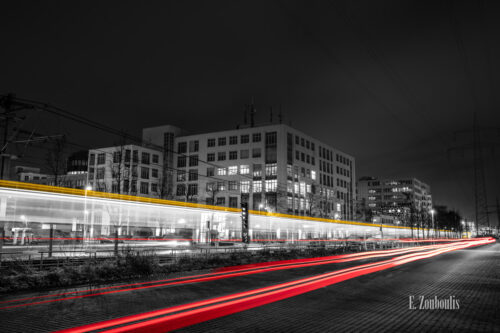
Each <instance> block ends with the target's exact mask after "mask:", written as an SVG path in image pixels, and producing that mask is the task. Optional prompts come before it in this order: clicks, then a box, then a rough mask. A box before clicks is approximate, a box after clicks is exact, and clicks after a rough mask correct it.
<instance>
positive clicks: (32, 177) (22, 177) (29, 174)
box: [11, 165, 48, 183]
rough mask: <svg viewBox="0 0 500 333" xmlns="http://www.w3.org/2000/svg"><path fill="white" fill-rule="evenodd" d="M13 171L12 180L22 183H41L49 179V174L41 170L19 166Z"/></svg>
mask: <svg viewBox="0 0 500 333" xmlns="http://www.w3.org/2000/svg"><path fill="white" fill-rule="evenodd" d="M13 170H14V171H13V175H12V176H11V179H14V180H17V181H20V182H26V183H40V182H41V181H45V180H46V179H47V177H48V175H47V174H45V173H42V172H41V171H40V168H35V167H28V166H23V165H18V166H15V167H14V169H13Z"/></svg>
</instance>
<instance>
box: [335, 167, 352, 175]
mask: <svg viewBox="0 0 500 333" xmlns="http://www.w3.org/2000/svg"><path fill="white" fill-rule="evenodd" d="M337 174H338V175H341V176H346V177H350V174H351V173H350V172H349V170H347V169H344V168H342V167H339V166H338V165H337Z"/></svg>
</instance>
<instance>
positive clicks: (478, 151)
mask: <svg viewBox="0 0 500 333" xmlns="http://www.w3.org/2000/svg"><path fill="white" fill-rule="evenodd" d="M499 130H500V128H496V127H479V120H478V115H477V112H476V111H474V113H473V124H472V129H468V130H465V131H460V132H455V135H457V134H462V133H468V134H472V144H470V143H466V144H463V145H460V146H456V147H452V148H450V149H448V153H450V152H451V151H453V150H461V151H465V150H466V149H467V150H472V156H473V171H474V209H475V227H476V232H477V233H479V227H480V226H481V225H487V226H488V227H490V220H489V216H488V198H487V189H486V177H485V172H484V169H485V168H484V160H483V149H484V148H485V147H487V146H488V147H490V148H492V149H493V147H494V146H496V145H498V142H488V143H484V142H483V141H482V140H481V135H482V133H483V132H487V131H493V132H495V133H496V132H498V131H499Z"/></svg>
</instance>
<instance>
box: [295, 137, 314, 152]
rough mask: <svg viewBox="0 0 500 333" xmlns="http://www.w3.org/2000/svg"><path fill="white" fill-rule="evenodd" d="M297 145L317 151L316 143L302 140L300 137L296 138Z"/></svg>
mask: <svg viewBox="0 0 500 333" xmlns="http://www.w3.org/2000/svg"><path fill="white" fill-rule="evenodd" d="M295 144H296V145H301V146H302V147H304V148H307V149H311V150H312V151H314V149H315V146H314V142H312V141H309V140H307V139H304V138H301V137H299V136H298V135H296V136H295Z"/></svg>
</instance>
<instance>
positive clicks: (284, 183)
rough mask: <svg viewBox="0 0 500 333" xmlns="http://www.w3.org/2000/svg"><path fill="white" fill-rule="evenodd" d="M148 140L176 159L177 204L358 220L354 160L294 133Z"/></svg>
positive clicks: (169, 165)
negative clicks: (246, 206) (355, 216)
mask: <svg viewBox="0 0 500 333" xmlns="http://www.w3.org/2000/svg"><path fill="white" fill-rule="evenodd" d="M143 141H144V143H145V145H148V144H149V145H153V146H155V147H156V148H158V147H161V148H160V149H163V151H164V152H165V156H168V159H165V160H164V161H165V163H166V164H165V165H166V172H167V174H169V175H170V176H171V177H170V178H167V180H168V182H167V186H166V187H167V188H170V189H171V191H170V192H169V194H170V196H171V198H174V199H176V200H182V201H192V202H198V203H206V204H215V205H221V206H229V207H239V205H240V204H241V202H248V203H249V207H250V208H251V209H254V210H267V211H272V212H279V213H290V214H296V215H310V216H321V217H328V218H343V219H351V218H352V217H353V210H354V207H353V202H354V201H355V199H356V198H355V195H356V190H355V185H356V184H355V182H354V181H353V180H354V179H355V160H354V158H353V157H352V156H350V155H348V154H345V153H343V152H341V151H339V150H338V149H335V148H333V147H331V146H329V145H327V144H324V143H322V142H320V141H319V140H316V139H314V138H313V137H311V136H309V135H306V134H304V133H302V132H300V131H298V130H296V129H294V128H292V127H290V126H287V125H284V124H271V125H266V126H258V127H246V128H238V129H234V130H227V131H220V132H213V133H203V134H196V135H182V132H181V131H180V130H179V129H177V128H175V127H173V126H160V127H154V128H146V129H144V130H143ZM167 145H168V146H167ZM167 154H168V155H167Z"/></svg>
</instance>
